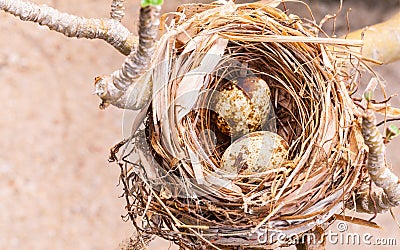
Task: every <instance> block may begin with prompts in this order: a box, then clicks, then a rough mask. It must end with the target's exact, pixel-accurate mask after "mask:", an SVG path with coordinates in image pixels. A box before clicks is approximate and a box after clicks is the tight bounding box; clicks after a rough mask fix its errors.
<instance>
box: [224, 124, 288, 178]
mask: <svg viewBox="0 0 400 250" xmlns="http://www.w3.org/2000/svg"><path fill="white" fill-rule="evenodd" d="M288 149H289V146H288V144H287V142H286V141H285V140H284V139H283V138H282V137H280V136H279V135H278V134H276V133H273V132H270V131H257V132H253V133H249V134H247V135H244V136H242V137H241V138H239V139H237V140H236V141H235V142H233V143H232V144H231V145H230V146H229V147H228V149H227V150H226V151H225V152H224V154H223V155H222V158H221V162H220V168H221V170H224V171H226V172H228V174H229V175H231V174H232V176H235V175H237V174H240V175H250V174H255V173H262V172H264V171H266V170H269V169H274V168H278V167H280V166H281V164H282V163H283V161H284V160H285V159H286V158H287V156H288Z"/></svg>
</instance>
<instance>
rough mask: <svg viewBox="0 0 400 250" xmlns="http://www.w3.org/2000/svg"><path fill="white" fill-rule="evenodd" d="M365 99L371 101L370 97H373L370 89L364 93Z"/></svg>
mask: <svg viewBox="0 0 400 250" xmlns="http://www.w3.org/2000/svg"><path fill="white" fill-rule="evenodd" d="M364 97H365V100H367V101H371V100H372V98H373V97H374V93H373V92H372V91H367V92H365V94H364Z"/></svg>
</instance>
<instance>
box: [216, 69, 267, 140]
mask: <svg viewBox="0 0 400 250" xmlns="http://www.w3.org/2000/svg"><path fill="white" fill-rule="evenodd" d="M270 96H271V92H270V90H269V87H268V85H267V83H266V82H265V81H264V80H263V79H261V78H258V77H240V78H238V79H236V80H232V81H229V82H228V83H226V84H224V85H223V86H222V87H221V89H220V90H219V93H218V96H217V100H215V106H214V111H215V112H216V113H217V117H216V119H215V123H216V125H217V127H218V128H219V129H220V131H221V132H222V133H224V134H227V135H230V136H232V137H234V138H237V137H240V136H241V135H244V134H247V133H250V132H254V131H256V130H258V129H260V128H261V127H262V126H263V125H264V124H265V123H266V121H267V119H268V115H269V112H271V108H270Z"/></svg>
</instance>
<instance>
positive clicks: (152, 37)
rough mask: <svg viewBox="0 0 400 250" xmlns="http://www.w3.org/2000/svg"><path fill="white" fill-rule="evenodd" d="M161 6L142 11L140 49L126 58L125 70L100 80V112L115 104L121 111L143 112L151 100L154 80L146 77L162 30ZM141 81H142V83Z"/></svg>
mask: <svg viewBox="0 0 400 250" xmlns="http://www.w3.org/2000/svg"><path fill="white" fill-rule="evenodd" d="M160 10H161V7H160V6H157V5H156V6H153V5H148V6H146V7H142V8H141V9H140V18H139V45H138V48H137V50H132V51H131V53H130V54H129V56H128V57H127V58H126V60H125V62H124V64H123V65H122V68H121V69H119V70H117V71H115V72H114V73H112V74H111V75H110V76H102V77H99V78H97V79H96V81H95V89H96V92H95V93H96V94H97V95H98V96H99V97H100V98H101V99H102V104H100V108H105V107H107V106H108V105H109V104H112V105H114V106H116V107H118V108H124V109H134V110H137V109H141V108H142V107H143V106H144V105H145V104H146V103H147V102H148V100H149V99H150V96H151V89H152V85H151V80H150V75H149V74H143V73H144V72H145V71H146V70H147V67H148V65H149V63H150V60H151V58H152V56H153V53H154V48H155V44H156V39H157V35H158V29H159V26H160ZM139 78H140V79H139Z"/></svg>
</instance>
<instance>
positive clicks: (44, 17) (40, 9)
mask: <svg viewBox="0 0 400 250" xmlns="http://www.w3.org/2000/svg"><path fill="white" fill-rule="evenodd" d="M0 9H2V10H4V11H6V12H8V13H10V14H12V15H14V16H17V17H19V18H20V19H21V20H23V21H31V22H35V23H38V24H40V25H43V26H47V27H49V28H50V29H51V30H54V31H57V32H59V33H62V34H64V35H65V36H68V37H77V38H82V37H83V38H88V39H102V40H104V41H106V42H107V43H109V44H111V45H112V46H114V47H115V48H116V49H117V50H118V51H120V52H121V53H122V54H124V55H128V54H129V53H130V52H131V49H132V47H133V45H134V44H135V43H137V37H136V36H134V35H133V34H132V33H131V32H130V31H129V30H128V29H127V28H126V27H125V26H123V25H122V24H121V23H120V22H119V20H114V19H109V18H107V19H96V18H84V17H78V16H74V15H70V14H67V13H62V12H60V11H58V10H56V9H54V8H51V7H49V6H47V5H37V4H34V3H30V2H27V1H21V0H0Z"/></svg>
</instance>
